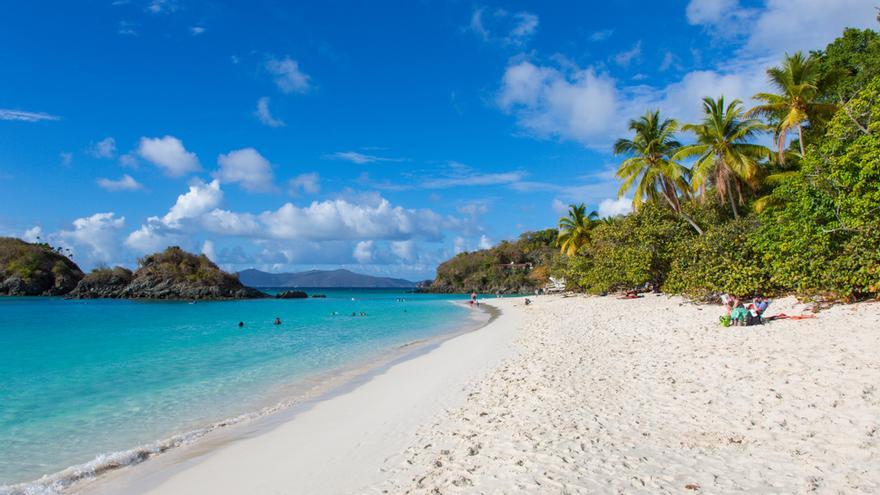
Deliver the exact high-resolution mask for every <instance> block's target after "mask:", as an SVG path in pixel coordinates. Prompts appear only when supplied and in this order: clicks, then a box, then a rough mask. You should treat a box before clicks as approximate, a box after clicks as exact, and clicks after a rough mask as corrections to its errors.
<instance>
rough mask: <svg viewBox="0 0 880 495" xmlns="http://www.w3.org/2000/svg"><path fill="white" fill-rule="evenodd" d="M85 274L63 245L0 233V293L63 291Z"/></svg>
mask: <svg viewBox="0 0 880 495" xmlns="http://www.w3.org/2000/svg"><path fill="white" fill-rule="evenodd" d="M82 278H83V272H82V270H80V269H79V267H78V266H77V265H76V263H74V262H73V261H71V260H70V259H69V258H68V257H66V256H64V255H63V254H61V250H60V248H59V249H53V248H52V247H51V246H49V245H48V244H45V243H30V242H25V241H22V240H21V239H15V238H11V237H0V295H8V296H58V295H63V294H66V293H68V292H70V291H71V290H72V289H73V288H74V287H76V285H77V283H78V282H79V281H80V280H81V279H82Z"/></svg>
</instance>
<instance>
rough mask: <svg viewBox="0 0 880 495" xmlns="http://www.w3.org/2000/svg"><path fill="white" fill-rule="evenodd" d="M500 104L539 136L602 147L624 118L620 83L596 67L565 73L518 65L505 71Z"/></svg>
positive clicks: (522, 63)
mask: <svg viewBox="0 0 880 495" xmlns="http://www.w3.org/2000/svg"><path fill="white" fill-rule="evenodd" d="M497 102H498V105H499V106H500V107H501V108H502V109H503V110H504V111H506V112H509V113H512V114H514V115H515V116H516V119H517V122H518V124H519V125H520V127H522V128H524V129H525V130H527V131H529V132H530V133H532V134H534V135H536V136H538V137H544V138H546V137H553V136H558V137H562V138H566V139H574V140H576V141H580V142H582V143H584V144H586V145H587V146H591V147H595V146H603V145H605V144H607V143H608V142H610V140H611V139H612V136H614V135H615V134H616V131H618V130H619V129H620V128H621V127H622V126H623V125H622V124H614V122H617V121H619V119H620V117H621V116H620V115H619V108H618V91H617V88H616V85H615V81H614V80H613V79H611V78H610V77H607V76H603V75H597V74H596V73H595V71H594V70H593V69H584V70H576V71H573V72H571V73H570V74H566V73H563V72H562V71H561V70H558V69H555V68H552V67H539V66H536V65H535V64H533V63H531V62H529V61H522V62H519V63H515V64H513V65H510V66H508V67H507V70H505V72H504V76H503V78H502V85H501V91H500V92H499V94H498V98H497Z"/></svg>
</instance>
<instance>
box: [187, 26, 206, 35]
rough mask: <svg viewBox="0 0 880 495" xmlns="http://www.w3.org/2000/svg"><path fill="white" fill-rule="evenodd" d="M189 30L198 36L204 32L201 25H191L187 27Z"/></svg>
mask: <svg viewBox="0 0 880 495" xmlns="http://www.w3.org/2000/svg"><path fill="white" fill-rule="evenodd" d="M189 32H190V33H192V35H193V36H198V35H200V34H203V33H204V32H205V28H204V27H202V26H193V27H191V28H189Z"/></svg>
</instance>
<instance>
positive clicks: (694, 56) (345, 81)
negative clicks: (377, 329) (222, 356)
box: [0, 0, 878, 280]
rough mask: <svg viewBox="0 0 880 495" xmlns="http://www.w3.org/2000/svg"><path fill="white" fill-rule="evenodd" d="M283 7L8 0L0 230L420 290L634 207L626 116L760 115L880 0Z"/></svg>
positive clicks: (868, 17) (869, 21) (97, 252)
mask: <svg viewBox="0 0 880 495" xmlns="http://www.w3.org/2000/svg"><path fill="white" fill-rule="evenodd" d="M297 3H302V5H294V4H293V2H283V1H266V0H251V1H249V2H246V3H245V2H231V1H230V2H223V1H217V0H212V1H205V0H116V1H113V0H106V1H86V2H69V1H57V2H49V1H34V2H8V3H6V4H5V6H4V11H3V15H2V16H0V46H2V47H4V49H3V50H0V235H5V236H15V237H21V238H24V239H26V240H30V241H34V240H36V239H37V238H39V239H40V240H41V241H45V242H49V243H51V244H52V245H55V246H63V247H65V248H67V249H70V250H71V252H72V253H73V257H74V261H76V262H77V263H78V264H80V266H81V267H82V268H84V269H91V268H92V267H95V266H102V265H124V266H128V267H134V266H136V263H137V259H138V257H140V256H143V255H144V254H148V253H151V252H155V251H157V250H161V249H163V248H164V247H166V246H169V245H179V246H181V247H183V248H184V249H187V250H190V251H193V252H202V253H205V254H206V255H207V256H208V257H210V258H211V259H212V260H214V261H215V262H217V263H218V264H219V265H220V266H222V267H223V268H225V269H228V270H241V269H244V268H249V267H256V268H260V269H264V270H268V271H275V272H278V271H298V270H305V269H312V268H318V269H327V268H336V267H340V266H341V267H345V268H349V269H352V270H355V271H358V272H361V273H368V274H374V275H383V276H397V277H404V278H409V279H411V280H421V279H428V278H432V277H433V276H434V273H435V269H436V266H437V265H438V263H440V262H442V261H443V260H445V259H448V258H449V257H451V256H453V255H455V254H456V253H458V252H462V251H472V250H476V249H480V248H485V247H488V246H491V245H493V244H495V243H497V242H499V241H501V240H504V239H515V238H516V237H517V236H518V235H519V234H520V233H522V232H523V231H527V230H538V229H544V228H549V227H553V226H555V224H556V222H557V220H558V218H559V216H560V215H561V214H563V213H564V212H565V210H566V208H567V206H566V205H568V204H570V203H580V202H583V203H586V204H587V205H588V207H589V208H590V209H595V210H598V211H599V213H600V214H602V215H616V214H624V213H627V212H628V211H629V202H630V199H631V198H629V197H627V196H625V195H624V196H623V197H620V198H619V197H618V187H619V182H618V181H617V180H616V179H615V178H614V170H615V167H616V164H617V163H619V161H620V157H615V156H614V155H613V154H612V153H611V144H612V143H613V141H614V140H615V139H617V138H619V137H624V136H626V135H627V134H626V124H627V121H628V120H629V119H631V118H635V117H638V116H639V115H642V114H643V113H644V112H645V111H646V110H649V109H660V110H661V112H662V113H663V114H664V115H665V116H668V117H672V118H675V119H678V120H680V121H683V122H689V121H694V120H695V119H697V118H698V117H699V112H700V98H702V97H704V96H720V95H724V96H725V97H726V98H727V99H732V98H740V99H742V100H744V101H745V102H746V104H748V103H749V100H750V97H751V95H753V94H755V93H756V92H759V91H762V90H766V89H767V88H768V85H767V79H766V75H765V70H766V68H767V67H769V66H771V65H775V64H778V63H779V61H780V59H781V57H782V56H783V54H784V53H786V52H789V53H792V52H794V51H797V50H811V49H820V48H823V47H824V46H825V45H826V44H827V43H828V42H830V41H831V40H833V39H834V38H835V37H837V36H838V35H839V34H840V33H841V32H842V30H843V29H844V28H845V27H859V28H865V27H871V28H875V29H876V28H877V27H878V26H877V23H876V21H875V19H876V10H875V6H874V3H876V0H835V1H833V2H832V1H827V0H785V1H781V0H766V1H749V2H747V1H740V0H691V1H678V2H676V1H669V2H656V1H645V2H641V1H627V0H623V1H618V2H485V3H472V2H466V1H449V2H441V1H432V0H423V1H400V2H342V1H332V0H330V1H324V2H313V3H311V4H310V5H306V4H305V3H304V2H297Z"/></svg>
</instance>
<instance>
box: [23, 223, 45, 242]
mask: <svg viewBox="0 0 880 495" xmlns="http://www.w3.org/2000/svg"><path fill="white" fill-rule="evenodd" d="M42 237H43V229H42V228H41V227H39V226H35V227H31V228H29V229H27V230H25V231H24V234H22V236H21V238H22V239H24V240H25V241H27V242H37V241H40V240H42Z"/></svg>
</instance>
